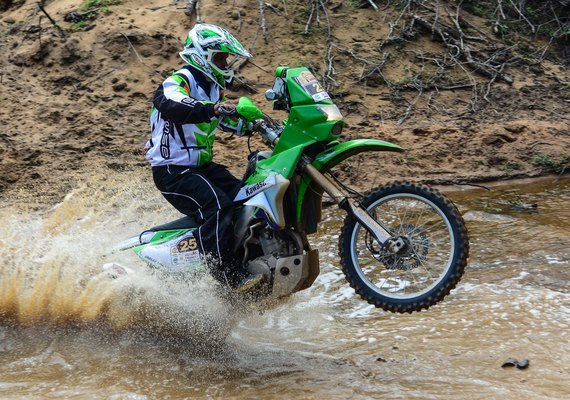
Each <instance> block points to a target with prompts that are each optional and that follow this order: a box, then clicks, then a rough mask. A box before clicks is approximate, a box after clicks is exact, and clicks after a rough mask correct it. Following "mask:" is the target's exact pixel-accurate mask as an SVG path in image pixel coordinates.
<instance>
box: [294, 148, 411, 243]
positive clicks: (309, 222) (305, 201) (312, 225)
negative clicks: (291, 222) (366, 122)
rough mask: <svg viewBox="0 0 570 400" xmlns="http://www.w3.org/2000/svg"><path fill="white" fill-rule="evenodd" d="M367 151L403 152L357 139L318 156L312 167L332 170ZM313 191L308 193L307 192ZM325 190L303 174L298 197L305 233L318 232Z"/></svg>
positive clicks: (298, 218) (299, 221) (320, 169)
mask: <svg viewBox="0 0 570 400" xmlns="http://www.w3.org/2000/svg"><path fill="white" fill-rule="evenodd" d="M365 151H393V152H403V151H404V149H402V148H401V147H400V146H398V145H395V144H393V143H390V142H386V141H383V140H376V139H356V140H349V141H348V142H342V143H338V144H336V145H334V146H331V147H329V148H328V149H326V150H325V151H323V152H322V153H319V154H317V156H316V157H315V159H314V161H313V162H312V165H313V166H314V167H315V168H317V169H318V170H319V171H321V172H324V171H327V170H330V169H331V168H333V167H334V166H335V165H337V164H339V163H340V162H342V161H344V160H346V159H347V158H349V157H352V156H354V155H356V154H359V153H363V152H365ZM309 188H311V190H310V191H309V192H308V193H307V191H308V190H309ZM322 194H323V190H322V188H320V187H319V186H318V185H312V181H311V179H310V178H309V177H308V176H307V175H306V174H303V175H302V176H301V182H300V184H299V189H298V195H297V210H296V211H297V223H298V224H299V225H300V226H303V227H304V230H305V233H307V234H310V233H314V232H316V229H317V224H318V222H320V220H321V209H322V205H321V203H322Z"/></svg>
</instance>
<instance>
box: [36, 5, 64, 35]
mask: <svg viewBox="0 0 570 400" xmlns="http://www.w3.org/2000/svg"><path fill="white" fill-rule="evenodd" d="M42 3H43V2H38V8H39V9H40V11H41V12H43V13H44V14H45V16H46V17H47V18H48V19H49V20H50V22H51V23H52V24H53V26H55V27H56V28H57V30H58V31H59V33H61V36H62V37H64V38H65V37H67V35H66V34H65V31H64V30H63V29H61V27H60V26H59V25H58V24H57V22H55V20H54V19H53V18H52V17H51V16H50V15H49V14H48V13H47V11H46V10H45V8H44V5H43V4H42Z"/></svg>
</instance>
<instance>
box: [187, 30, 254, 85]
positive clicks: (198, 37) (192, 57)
mask: <svg viewBox="0 0 570 400" xmlns="http://www.w3.org/2000/svg"><path fill="white" fill-rule="evenodd" d="M180 56H181V57H182V59H183V60H184V61H186V62H187V63H188V64H189V65H191V66H193V67H194V68H196V69H198V70H200V71H201V72H203V73H204V74H205V75H206V76H207V77H208V78H210V79H211V80H212V81H213V82H215V83H216V84H217V85H219V86H220V87H221V88H222V89H223V88H225V87H226V84H229V83H230V82H231V81H232V79H233V77H234V71H233V68H232V67H233V66H234V65H235V63H236V61H238V60H241V59H247V58H249V57H251V54H250V53H249V51H247V50H246V49H245V47H243V46H242V45H241V43H240V42H238V41H237V39H236V38H235V37H233V35H232V34H231V33H229V32H228V31H226V30H225V29H223V28H220V27H219V26H216V25H211V24H196V25H194V28H192V30H190V32H188V37H187V38H186V42H185V44H184V50H182V51H181V52H180Z"/></svg>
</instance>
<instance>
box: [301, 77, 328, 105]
mask: <svg viewBox="0 0 570 400" xmlns="http://www.w3.org/2000/svg"><path fill="white" fill-rule="evenodd" d="M295 80H296V81H297V83H298V84H299V85H301V86H302V87H303V89H304V90H305V92H307V93H308V94H309V95H310V96H311V97H312V98H313V100H315V102H317V103H318V102H319V101H322V100H327V99H330V97H329V94H328V93H327V92H326V91H325V89H323V87H322V86H321V84H320V83H319V81H318V80H317V78H315V76H314V75H313V74H312V73H311V72H309V71H304V72H302V73H301V74H299V76H298V77H296V78H295Z"/></svg>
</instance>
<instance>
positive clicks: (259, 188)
mask: <svg viewBox="0 0 570 400" xmlns="http://www.w3.org/2000/svg"><path fill="white" fill-rule="evenodd" d="M275 184H276V179H275V174H270V175H269V176H268V177H267V178H265V179H264V180H263V181H261V182H257V183H254V184H253V185H249V186H245V187H242V188H241V189H240V191H239V193H238V194H237V196H236V197H235V199H234V201H240V200H244V199H247V198H248V197H252V196H253V195H256V194H257V193H259V192H263V191H264V190H265V189H268V188H270V187H272V186H275Z"/></svg>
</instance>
